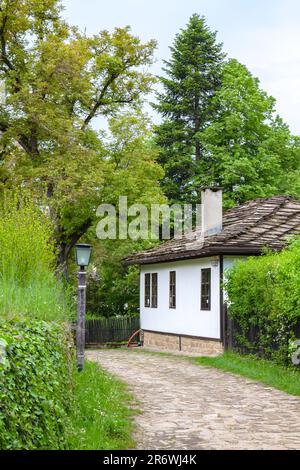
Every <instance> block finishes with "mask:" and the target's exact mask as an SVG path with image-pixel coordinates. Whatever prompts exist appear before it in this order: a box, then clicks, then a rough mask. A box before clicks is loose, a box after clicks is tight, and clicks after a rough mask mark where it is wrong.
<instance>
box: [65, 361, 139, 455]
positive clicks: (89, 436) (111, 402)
mask: <svg viewBox="0 0 300 470" xmlns="http://www.w3.org/2000/svg"><path fill="white" fill-rule="evenodd" d="M73 377H74V384H75V385H74V387H75V388H74V402H73V407H72V413H71V416H70V418H71V430H72V431H71V432H70V434H69V436H68V443H69V448H70V449H75V450H78V449H80V450H117V449H132V448H133V446H134V442H133V440H132V437H131V433H132V414H133V411H132V397H131V396H130V395H129V394H128V392H127V391H126V388H125V385H124V384H123V383H122V382H120V381H119V380H117V379H116V378H114V377H112V376H111V375H109V374H107V373H106V372H104V371H103V370H102V369H100V367H99V366H98V365H97V364H94V363H92V362H88V361H87V362H86V363H85V366H84V370H83V371H82V372H80V373H78V372H77V371H74V375H73ZM129 405H131V407H130V406H129Z"/></svg>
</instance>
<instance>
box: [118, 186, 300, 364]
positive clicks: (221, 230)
mask: <svg viewBox="0 0 300 470" xmlns="http://www.w3.org/2000/svg"><path fill="white" fill-rule="evenodd" d="M201 233H202V234H203V235H204V239H203V238H202V239H201V237H198V238H196V239H195V238H194V239H193V238H189V237H184V238H183V239H181V240H179V239H176V240H175V239H173V240H168V241H167V242H165V243H162V244H161V245H159V246H158V247H155V248H152V249H150V250H147V251H143V252H140V253H136V254H134V255H133V256H131V257H130V258H128V259H127V263H128V264H138V265H140V313H141V328H142V330H143V331H144V345H145V346H147V347H152V348H159V349H168V350H171V349H173V350H179V351H186V352H197V353H199V354H206V355H209V354H218V353H221V352H222V351H223V349H224V347H226V336H227V334H226V328H227V318H226V311H225V310H226V309H225V308H224V292H223V288H222V283H223V277H224V273H225V272H226V269H227V268H228V267H230V266H231V265H232V264H233V263H234V262H235V261H236V260H237V259H245V258H246V257H248V256H250V255H259V254H261V251H262V249H263V248H264V247H266V246H268V247H269V248H271V249H274V250H280V249H282V247H283V246H284V244H285V243H286V240H287V238H288V237H289V236H291V235H293V234H300V201H296V200H293V199H292V198H290V197H288V196H275V197H271V198H266V199H256V200H254V201H250V202H247V203H245V204H243V205H240V206H237V207H235V208H233V209H230V210H228V211H226V212H225V213H224V215H222V191H221V190H220V189H219V188H206V189H204V190H203V191H202V226H201ZM246 288H247V286H245V289H246Z"/></svg>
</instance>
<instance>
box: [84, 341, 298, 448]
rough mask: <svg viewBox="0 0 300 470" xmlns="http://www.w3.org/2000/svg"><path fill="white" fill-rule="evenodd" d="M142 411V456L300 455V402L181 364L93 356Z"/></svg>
mask: <svg viewBox="0 0 300 470" xmlns="http://www.w3.org/2000/svg"><path fill="white" fill-rule="evenodd" d="M87 355H88V357H89V359H91V360H93V361H96V362H99V364H101V366H102V367H103V368H104V369H106V370H108V371H109V372H111V373H113V374H114V375H116V376H118V377H119V378H121V379H122V380H123V381H125V382H127V383H128V385H129V389H130V390H131V391H132V393H133V394H134V396H135V397H136V399H137V401H138V407H139V408H140V410H141V411H142V413H141V414H137V415H136V417H135V420H136V425H137V430H136V435H135V439H136V442H137V448H138V449H147V450H160V449H170V450H173V449H182V450H196V449H300V398H298V397H294V396H291V395H288V394H286V393H284V392H280V391H278V390H275V389H273V388H271V387H267V386H264V385H262V384H260V383H257V382H254V381H251V380H248V379H245V378H243V377H238V376H235V375H232V374H228V373H225V372H221V371H218V370H216V369H211V368H206V367H202V366H198V365H195V364H192V363H191V362H189V361H187V360H185V359H183V358H181V357H178V356H174V357H166V356H160V355H154V354H146V353H143V352H142V351H138V352H136V351H130V350H100V351H89V352H88V353H87Z"/></svg>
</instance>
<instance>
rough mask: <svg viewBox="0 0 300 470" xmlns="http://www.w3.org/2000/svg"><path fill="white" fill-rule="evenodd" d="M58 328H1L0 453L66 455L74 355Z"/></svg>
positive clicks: (25, 324) (32, 324) (36, 324)
mask: <svg viewBox="0 0 300 470" xmlns="http://www.w3.org/2000/svg"><path fill="white" fill-rule="evenodd" d="M66 331H67V329H66V328H64V326H63V325H61V324H58V323H47V322H44V321H22V322H20V323H13V322H2V323H0V345H1V348H0V449H14V450H18V449H26V450H31V449H65V448H67V434H68V428H69V418H68V413H69V412H70V408H71V405H72V366H73V357H72V356H73V354H72V348H71V342H70V337H69V335H68V334H67V333H66Z"/></svg>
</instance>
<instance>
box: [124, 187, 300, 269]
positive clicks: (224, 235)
mask: <svg viewBox="0 0 300 470" xmlns="http://www.w3.org/2000/svg"><path fill="white" fill-rule="evenodd" d="M193 233H194V234H196V235H197V234H198V235H199V234H200V233H201V232H200V230H199V229H198V231H197V230H196V231H194V232H193ZM295 234H300V201H297V200H295V199H293V198H291V197H289V196H274V197H270V198H263V199H255V200H253V201H249V202H246V203H245V204H242V205H240V206H237V207H234V208H233V209H230V210H228V211H226V212H225V213H224V215H223V229H222V231H221V232H219V233H218V234H216V235H211V236H208V237H206V238H205V239H204V240H203V239H201V238H200V237H193V238H188V237H187V236H185V237H183V238H182V239H180V240H179V239H177V240H176V239H172V240H168V241H166V242H164V243H162V244H160V245H159V246H156V247H155V248H151V249H149V250H146V251H142V252H139V253H135V254H133V255H132V256H130V257H129V258H127V259H126V260H125V262H126V264H150V263H158V262H163V261H169V260H179V259H189V258H198V257H204V256H210V255H212V256H213V255H218V254H253V255H258V254H260V253H261V251H262V249H263V248H264V247H269V248H271V249H274V250H280V249H282V248H283V246H284V244H285V243H286V242H287V240H288V238H290V237H291V236H292V235H295Z"/></svg>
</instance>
